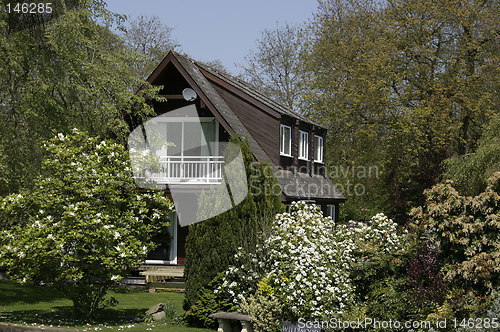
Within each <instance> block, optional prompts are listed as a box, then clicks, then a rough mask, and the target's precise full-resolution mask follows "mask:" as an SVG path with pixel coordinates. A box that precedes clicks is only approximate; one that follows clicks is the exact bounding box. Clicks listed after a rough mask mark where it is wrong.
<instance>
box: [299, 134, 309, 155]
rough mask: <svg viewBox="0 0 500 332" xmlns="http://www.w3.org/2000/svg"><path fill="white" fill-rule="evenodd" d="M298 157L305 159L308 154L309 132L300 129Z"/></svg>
mask: <svg viewBox="0 0 500 332" xmlns="http://www.w3.org/2000/svg"><path fill="white" fill-rule="evenodd" d="M299 134H300V141H299V158H300V159H305V160H307V157H308V154H309V134H308V133H307V132H305V131H302V130H300V131H299Z"/></svg>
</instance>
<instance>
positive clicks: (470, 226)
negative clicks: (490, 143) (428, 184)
mask: <svg viewBox="0 0 500 332" xmlns="http://www.w3.org/2000/svg"><path fill="white" fill-rule="evenodd" d="M425 195H426V197H427V204H426V205H425V206H422V207H419V208H416V209H413V210H412V216H413V217H414V218H415V220H416V223H417V224H418V225H419V226H420V227H422V228H423V229H424V230H425V232H426V233H427V234H428V236H429V238H430V239H431V240H432V241H434V243H435V244H436V246H437V249H438V253H439V261H440V264H441V266H442V272H443V274H444V278H445V280H446V281H447V282H449V283H450V284H451V286H452V287H456V288H458V289H465V290H474V291H475V292H476V293H477V295H478V296H485V295H488V294H489V292H491V290H492V289H495V288H498V287H499V281H500V172H496V173H494V174H493V175H492V176H491V177H490V178H489V180H488V186H487V187H486V189H485V191H484V192H482V193H481V194H479V195H477V196H475V197H467V196H462V195H460V194H459V193H458V192H457V191H456V190H455V189H454V188H453V186H452V182H447V183H445V184H437V185H435V186H434V187H432V188H431V189H429V190H426V191H425Z"/></svg>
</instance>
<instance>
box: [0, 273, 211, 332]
mask: <svg viewBox="0 0 500 332" xmlns="http://www.w3.org/2000/svg"><path fill="white" fill-rule="evenodd" d="M109 296H113V297H115V298H116V299H117V300H118V302H119V303H118V305H117V306H116V307H113V308H111V309H105V310H103V311H102V312H100V313H99V315H98V316H97V317H96V318H95V319H94V321H92V322H90V323H87V322H84V321H82V320H80V319H78V318H77V317H74V315H73V311H72V302H71V301H70V300H67V299H66V298H64V297H63V296H62V294H61V293H59V292H58V291H57V290H55V289H54V288H51V287H46V286H35V285H19V284H16V283H15V282H13V281H8V280H3V281H0V322H6V323H16V324H22V325H39V326H41V325H43V326H54V327H65V328H70V329H75V330H83V331H127V332H139V331H170V332H207V331H210V330H207V329H197V328H190V327H186V326H183V325H179V324H175V323H174V322H173V320H172V319H170V320H166V321H162V322H153V323H145V322H144V320H143V319H144V313H145V312H146V310H147V309H148V308H149V307H151V306H153V305H155V304H158V303H164V302H170V303H171V304H172V305H173V306H174V307H175V309H176V312H177V314H178V315H182V314H183V313H184V311H183V310H182V302H183V300H184V294H183V293H176V292H158V293H149V292H147V291H141V290H134V289H124V290H120V291H117V292H115V291H110V292H109Z"/></svg>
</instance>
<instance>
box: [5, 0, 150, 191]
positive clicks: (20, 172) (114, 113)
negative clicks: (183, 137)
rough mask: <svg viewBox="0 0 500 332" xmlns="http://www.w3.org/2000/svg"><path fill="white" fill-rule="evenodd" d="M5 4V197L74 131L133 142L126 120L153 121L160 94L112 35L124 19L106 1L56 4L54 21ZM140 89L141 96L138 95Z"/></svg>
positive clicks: (66, 0)
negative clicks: (152, 102) (49, 146)
mask: <svg viewBox="0 0 500 332" xmlns="http://www.w3.org/2000/svg"><path fill="white" fill-rule="evenodd" d="M7 2H9V1H7V0H2V1H0V6H1V8H2V12H1V13H0V58H1V59H2V61H1V62H0V122H1V123H2V126H0V165H1V166H0V169H2V170H3V172H2V175H1V176H0V178H1V180H0V183H1V184H2V186H1V187H0V195H4V194H6V193H9V192H13V191H16V190H18V189H19V188H22V187H24V188H27V187H29V186H30V185H31V184H32V181H33V179H34V178H35V177H36V176H37V175H38V174H39V171H40V164H41V160H42V157H43V153H44V150H43V149H42V144H43V142H45V141H46V140H48V139H49V138H50V137H51V136H52V135H53V134H54V133H56V132H61V133H68V132H69V130H70V129H71V128H73V127H77V128H81V129H83V130H85V131H87V132H88V133H89V134H90V135H104V134H107V135H109V136H115V137H119V138H121V139H124V138H126V134H127V132H128V130H129V127H128V125H127V124H126V122H125V121H124V120H125V118H135V119H139V120H140V119H142V118H146V117H148V116H150V115H152V114H153V109H152V108H151V107H150V106H149V105H148V103H147V98H145V97H146V96H154V95H155V94H156V91H157V88H155V89H153V88H152V87H150V86H148V85H147V84H146V82H144V81H142V80H141V79H139V78H138V77H137V75H136V74H135V73H134V72H133V71H132V69H131V67H132V66H131V64H132V63H133V61H134V57H133V55H132V54H131V52H130V51H129V50H128V49H127V48H126V47H125V46H124V45H123V42H122V41H121V40H120V39H119V38H118V37H117V36H116V35H114V34H113V33H112V32H111V30H110V27H111V26H112V25H113V24H119V23H120V22H121V20H122V18H121V17H120V16H117V15H114V14H112V13H110V12H109V11H108V10H106V7H105V4H104V2H103V1H100V0H82V1H71V0H57V1H52V5H53V6H52V7H53V12H52V13H50V14H49V13H40V14H29V15H26V14H22V13H21V14H19V13H16V12H14V11H12V12H11V13H7V12H6V11H4V10H3V8H5V4H6V3H7ZM139 87H141V89H139V90H137V89H138V88H139Z"/></svg>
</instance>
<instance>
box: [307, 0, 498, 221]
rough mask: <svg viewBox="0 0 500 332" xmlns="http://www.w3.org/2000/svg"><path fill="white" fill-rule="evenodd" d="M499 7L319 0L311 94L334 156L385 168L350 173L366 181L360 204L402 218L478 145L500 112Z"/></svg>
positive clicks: (311, 48)
mask: <svg viewBox="0 0 500 332" xmlns="http://www.w3.org/2000/svg"><path fill="white" fill-rule="evenodd" d="M498 14H499V7H498V2H497V1H493V0H491V1H455V0H441V1H437V2H436V1H430V0H420V1H407V0H396V1H389V2H379V1H373V0H362V1H339V0H330V1H320V4H319V10H318V14H317V15H316V17H315V20H314V21H313V22H312V23H311V25H310V29H311V30H312V35H311V41H310V43H309V45H308V52H307V53H306V58H304V62H305V63H306V65H307V70H308V72H309V73H308V75H306V76H305V77H306V78H308V80H309V81H308V86H309V89H308V91H307V94H306V96H305V100H306V104H307V105H308V108H307V109H308V110H309V112H308V113H309V114H310V115H311V116H312V117H313V118H315V119H316V120H317V121H319V122H320V123H322V124H324V125H325V126H326V127H327V128H328V129H329V135H330V137H329V138H330V141H332V142H335V144H333V145H332V146H331V147H329V149H328V151H327V161H328V160H329V161H330V162H331V163H332V162H333V163H335V165H339V166H343V167H347V166H348V165H350V164H354V165H362V166H370V165H375V166H377V167H379V169H380V170H381V171H382V176H381V177H380V178H379V179H373V178H369V179H359V178H356V177H352V176H351V177H349V178H347V179H345V181H357V182H359V183H361V184H363V185H364V186H365V188H366V192H365V195H363V197H355V201H357V204H358V206H362V207H366V208H369V209H372V210H373V209H375V208H376V209H382V210H384V211H388V212H390V214H391V215H392V216H395V218H396V219H397V220H399V221H401V222H404V221H405V219H406V215H407V212H408V211H409V209H410V208H411V206H414V205H418V204H422V203H423V201H424V197H423V195H422V192H423V190H424V189H425V188H429V187H430V186H432V185H433V184H435V183H436V182H437V181H438V180H439V178H440V175H441V173H442V171H443V167H442V161H443V160H444V159H446V158H447V157H449V156H450V155H455V154H459V155H463V154H467V153H471V152H473V151H475V149H476V144H477V140H478V138H479V137H480V136H481V132H482V130H483V128H484V126H485V125H486V123H487V122H488V121H489V119H490V118H491V116H492V114H494V113H498V111H497V110H498V106H497V105H498V93H496V86H497V84H496V78H495V77H497V76H498V66H497V65H496V64H495V63H496V60H495V59H496V55H495V53H496V52H497V48H498V46H497V40H498V31H497V30H496V28H495V24H496V23H495V22H496V21H497V20H498ZM349 204H350V203H349ZM352 210H355V209H352ZM357 210H358V211H359V210H360V209H357Z"/></svg>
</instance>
